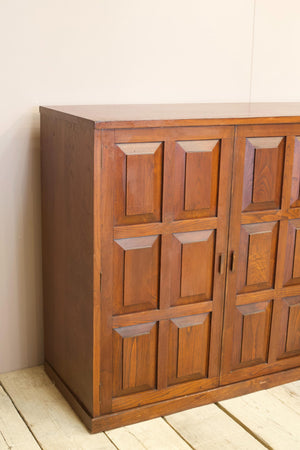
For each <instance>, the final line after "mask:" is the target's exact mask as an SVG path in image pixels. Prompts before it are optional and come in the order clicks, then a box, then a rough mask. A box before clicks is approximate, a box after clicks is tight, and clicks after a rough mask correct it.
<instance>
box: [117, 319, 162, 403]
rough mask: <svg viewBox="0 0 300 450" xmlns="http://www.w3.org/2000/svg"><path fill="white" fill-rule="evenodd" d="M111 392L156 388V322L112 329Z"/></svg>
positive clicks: (119, 393) (126, 392)
mask: <svg viewBox="0 0 300 450" xmlns="http://www.w3.org/2000/svg"><path fill="white" fill-rule="evenodd" d="M112 356H113V395H114V396H118V395H124V394H129V393H133V392H140V391H146V390H149V389H154V388H155V387H156V376H157V375H156V367H157V323H155V322H151V323H146V324H140V325H133V326H128V327H123V328H117V329H114V330H113V355H112Z"/></svg>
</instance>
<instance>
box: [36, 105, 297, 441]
mask: <svg viewBox="0 0 300 450" xmlns="http://www.w3.org/2000/svg"><path fill="white" fill-rule="evenodd" d="M40 111H41V147H42V153H41V157H42V219H43V220H42V222H43V279H44V281H43V283H44V316H45V361H46V362H45V367H46V371H47V373H48V374H49V376H50V377H51V378H52V379H53V380H54V381H55V383H56V384H57V386H58V388H59V389H60V390H61V392H62V393H63V394H64V395H65V397H66V398H67V399H68V401H69V402H70V404H71V405H72V407H73V408H74V409H75V411H76V412H77V413H78V415H79V416H80V417H81V419H82V420H83V422H84V423H85V424H86V426H87V427H88V429H89V430H90V431H92V432H98V431H101V430H107V429H110V428H114V427H117V426H121V425H125V424H129V423H134V422H138V421H141V420H146V419H149V418H153V417H156V416H160V415H165V414H169V413H174V412H176V411H180V410H183V409H187V408H192V407H195V406H199V405H203V404H207V403H210V402H215V401H218V400H223V399H227V398H230V397H234V396H238V395H242V394H245V393H249V392H252V391H256V390H259V389H265V388H268V387H271V386H275V385H278V384H281V383H286V382H290V381H293V380H296V379H300V192H299V188H300V104H297V103H291V104H283V103H282V104H281V103H270V104H263V103H262V104H198V105H196V104H195V105H194V104H187V105H183V104H179V105H115V106H112V105H110V106H109V105H108V106H65V107H41V108H40Z"/></svg>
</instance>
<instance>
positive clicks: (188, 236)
mask: <svg viewBox="0 0 300 450" xmlns="http://www.w3.org/2000/svg"><path fill="white" fill-rule="evenodd" d="M172 246H173V249H172V250H173V251H172V254H173V255H174V257H173V258H172V266H171V267H170V270H171V272H172V274H173V275H172V280H173V283H172V286H171V304H172V305H180V304H186V303H194V302H198V301H203V300H211V299H212V288H213V278H214V260H215V258H214V254H215V230H203V231H191V232H187V233H176V234H174V235H173V240H172ZM178 275H179V276H178Z"/></svg>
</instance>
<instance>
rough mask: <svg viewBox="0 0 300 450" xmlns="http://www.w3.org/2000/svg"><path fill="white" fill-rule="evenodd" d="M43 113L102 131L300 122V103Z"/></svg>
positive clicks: (124, 107) (51, 108)
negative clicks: (86, 124)
mask: <svg viewBox="0 0 300 450" xmlns="http://www.w3.org/2000/svg"><path fill="white" fill-rule="evenodd" d="M40 110H41V111H42V112H47V113H48V114H49V115H50V114H56V115H59V116H61V115H62V114H63V115H65V116H68V118H69V119H70V120H73V121H81V120H82V119H83V120H86V121H90V122H94V123H96V125H97V127H99V128H134V127H145V126H149V127H153V126H197V125H198V126H199V125H210V124H212V125H228V124H229V125H232V124H234V125H236V124H243V123H244V124H247V123H248V124H249V123H253V124H261V123H269V124H270V123H271V124H274V123H279V124H281V123H293V122H296V123H300V104H299V103H296V102H294V103H275V102H273V103H198V104H195V103H186V104H184V103H182V104H169V105H78V106H76V105H73V106H48V107H45V106H44V107H41V108H40Z"/></svg>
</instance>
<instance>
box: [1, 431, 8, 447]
mask: <svg viewBox="0 0 300 450" xmlns="http://www.w3.org/2000/svg"><path fill="white" fill-rule="evenodd" d="M0 434H1V436H2V437H3V440H4V442H5V444H6V445H7V448H11V446H10V445H9V443H8V442H7V440H6V439H5V436H4V434H3V433H2V431H1V430H0Z"/></svg>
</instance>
